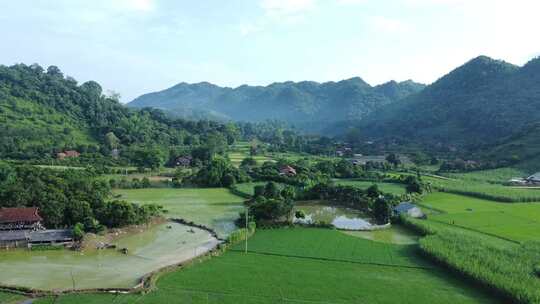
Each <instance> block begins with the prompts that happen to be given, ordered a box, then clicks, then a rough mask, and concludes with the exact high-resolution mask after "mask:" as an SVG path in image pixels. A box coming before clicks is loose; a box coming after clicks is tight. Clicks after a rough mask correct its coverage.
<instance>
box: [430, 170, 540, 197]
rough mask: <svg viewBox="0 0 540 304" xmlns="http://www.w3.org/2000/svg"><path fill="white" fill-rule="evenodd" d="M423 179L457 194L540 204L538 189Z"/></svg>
mask: <svg viewBox="0 0 540 304" xmlns="http://www.w3.org/2000/svg"><path fill="white" fill-rule="evenodd" d="M422 179H423V180H424V181H427V182H430V183H432V185H433V186H434V187H435V188H437V189H440V190H443V191H446V192H452V193H456V194H462V195H468V196H474V197H478V198H484V199H489V200H495V201H500V202H508V203H513V202H540V189H538V188H536V189H535V188H512V187H509V186H503V185H500V184H492V183H488V182H481V181H477V180H474V179H464V180H460V179H440V178H434V177H429V176H424V177H422Z"/></svg>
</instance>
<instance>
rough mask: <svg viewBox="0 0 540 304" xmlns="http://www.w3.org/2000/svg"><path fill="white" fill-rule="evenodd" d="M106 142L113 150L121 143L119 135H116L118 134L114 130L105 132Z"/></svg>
mask: <svg viewBox="0 0 540 304" xmlns="http://www.w3.org/2000/svg"><path fill="white" fill-rule="evenodd" d="M105 142H106V144H107V146H108V147H109V149H111V150H112V149H116V148H118V144H119V143H120V140H119V139H118V137H116V135H114V132H109V133H107V134H105Z"/></svg>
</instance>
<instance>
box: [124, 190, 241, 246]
mask: <svg viewBox="0 0 540 304" xmlns="http://www.w3.org/2000/svg"><path fill="white" fill-rule="evenodd" d="M115 193H116V194H119V195H121V199H123V200H127V201H129V202H133V203H139V204H150V203H155V204H159V205H162V206H163V207H164V208H165V209H166V210H168V213H167V214H166V215H165V216H167V217H173V218H174V217H176V218H182V219H185V220H188V221H193V222H195V223H197V224H202V225H205V226H208V227H210V228H212V229H214V230H215V231H216V232H217V234H218V235H219V236H220V237H222V238H225V237H226V236H227V235H228V234H229V233H230V232H231V231H233V230H234V229H236V226H235V225H234V221H235V220H236V219H237V218H238V213H239V212H240V211H242V210H243V208H244V207H243V205H242V203H243V201H244V199H243V198H241V197H239V196H236V195H234V194H231V193H230V191H229V190H228V189H225V188H183V189H174V188H165V189H155V188H149V189H123V190H115Z"/></svg>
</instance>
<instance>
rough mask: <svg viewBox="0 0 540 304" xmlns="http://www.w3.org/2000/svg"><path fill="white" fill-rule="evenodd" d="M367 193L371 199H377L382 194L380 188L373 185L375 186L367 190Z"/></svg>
mask: <svg viewBox="0 0 540 304" xmlns="http://www.w3.org/2000/svg"><path fill="white" fill-rule="evenodd" d="M366 193H367V196H368V197H371V198H377V197H379V196H380V195H381V194H382V192H381V191H380V190H379V186H377V184H373V185H371V186H369V188H367V190H366Z"/></svg>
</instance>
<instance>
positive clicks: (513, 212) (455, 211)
mask: <svg viewBox="0 0 540 304" xmlns="http://www.w3.org/2000/svg"><path fill="white" fill-rule="evenodd" d="M422 205H424V206H426V207H430V208H434V209H436V210H439V211H440V212H441V213H440V214H433V215H431V216H429V220H430V221H436V222H440V223H445V224H449V225H454V226H460V227H464V228H467V229H472V230H475V231H479V232H482V233H486V234H490V235H495V236H499V237H501V238H505V239H508V240H511V241H515V242H524V241H532V240H537V241H538V240H540V203H500V202H494V201H489V200H484V199H478V198H474V197H468V196H463V195H457V194H451V193H444V192H437V193H432V194H430V195H428V196H427V197H426V198H425V199H424V201H423V203H422Z"/></svg>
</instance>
